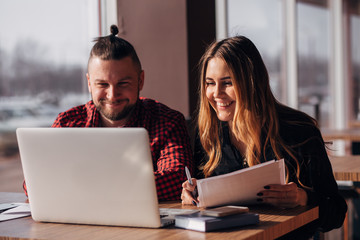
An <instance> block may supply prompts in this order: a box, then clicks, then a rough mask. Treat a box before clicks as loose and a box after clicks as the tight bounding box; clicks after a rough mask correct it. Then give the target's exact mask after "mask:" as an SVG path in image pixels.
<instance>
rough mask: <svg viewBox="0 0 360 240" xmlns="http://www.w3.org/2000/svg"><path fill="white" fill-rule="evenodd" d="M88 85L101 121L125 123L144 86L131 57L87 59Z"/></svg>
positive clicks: (141, 73) (142, 75)
mask: <svg viewBox="0 0 360 240" xmlns="http://www.w3.org/2000/svg"><path fill="white" fill-rule="evenodd" d="M88 68H89V69H88V71H89V72H88V73H87V74H86V77H87V80H88V88H89V92H90V93H91V96H92V100H93V102H94V104H95V107H96V109H97V110H98V111H99V112H100V115H101V117H102V118H103V120H105V121H109V122H112V123H113V122H117V123H119V124H125V123H126V121H127V120H128V118H129V116H130V114H131V112H132V110H133V108H134V107H135V104H136V102H137V100H138V98H139V92H140V90H142V88H143V85H144V72H143V71H142V70H139V69H138V68H137V67H136V65H135V64H134V63H133V61H132V59H131V57H125V58H123V59H121V60H101V59H100V58H96V57H95V58H93V59H91V60H90V62H89V67H88Z"/></svg>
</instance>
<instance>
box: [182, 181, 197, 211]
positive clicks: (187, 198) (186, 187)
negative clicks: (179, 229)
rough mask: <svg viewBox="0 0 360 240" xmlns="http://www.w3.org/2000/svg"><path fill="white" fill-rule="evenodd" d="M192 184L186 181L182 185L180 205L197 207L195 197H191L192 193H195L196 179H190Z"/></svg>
mask: <svg viewBox="0 0 360 240" xmlns="http://www.w3.org/2000/svg"><path fill="white" fill-rule="evenodd" d="M191 181H192V184H190V183H189V181H186V182H184V183H183V184H182V188H183V189H182V193H181V204H182V205H195V206H196V205H197V203H198V202H199V201H198V199H197V196H193V194H192V193H193V192H196V179H195V178H191Z"/></svg>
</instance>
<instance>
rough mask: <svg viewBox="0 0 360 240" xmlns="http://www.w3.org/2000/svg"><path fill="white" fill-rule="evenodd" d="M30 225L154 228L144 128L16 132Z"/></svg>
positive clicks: (160, 221) (159, 222) (156, 216)
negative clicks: (66, 224) (31, 222)
mask: <svg viewBox="0 0 360 240" xmlns="http://www.w3.org/2000/svg"><path fill="white" fill-rule="evenodd" d="M16 134H17V139H18V145H19V151H20V157H21V162H22V168H23V172H24V177H25V181H26V185H27V190H28V197H29V203H30V208H31V213H32V218H33V219H34V220H35V221H43V222H59V223H76V224H95V225H111V226H130V227H149V228H158V227H162V226H166V225H169V224H172V223H174V220H173V219H168V218H161V217H160V213H159V206H158V199H157V192H156V185H155V178H154V172H153V163H152V157H151V152H150V144H149V137H148V133H147V131H146V130H145V129H144V128H18V129H17V131H16Z"/></svg>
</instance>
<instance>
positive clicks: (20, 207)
mask: <svg viewBox="0 0 360 240" xmlns="http://www.w3.org/2000/svg"><path fill="white" fill-rule="evenodd" d="M12 204H14V205H17V207H14V208H11V209H9V210H7V211H4V212H2V213H0V222H1V221H6V220H11V219H15V218H21V217H27V216H30V215H31V211H30V205H29V204H28V203H12Z"/></svg>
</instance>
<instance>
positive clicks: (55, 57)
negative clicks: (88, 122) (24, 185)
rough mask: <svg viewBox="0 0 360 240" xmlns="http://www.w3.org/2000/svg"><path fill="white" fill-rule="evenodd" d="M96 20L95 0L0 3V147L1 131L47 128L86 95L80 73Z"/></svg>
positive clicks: (85, 85)
mask: <svg viewBox="0 0 360 240" xmlns="http://www.w3.org/2000/svg"><path fill="white" fill-rule="evenodd" d="M98 19H99V17H98V1H97V0H90V1H89V0H77V1H72V0H61V1H60V0H59V1H46V0H32V1H27V0H14V1H1V3H0V28H1V30H2V31H1V35H0V145H1V143H2V141H1V139H2V137H1V136H3V135H4V134H9V133H12V135H11V136H13V138H14V132H15V129H16V128H18V127H40V126H51V124H52V123H53V121H54V120H55V118H56V116H57V114H58V113H59V112H61V111H64V110H66V109H68V108H69V107H72V106H74V105H78V104H83V103H84V102H85V101H87V99H90V97H89V94H88V91H87V83H86V77H85V73H86V67H87V60H88V55H89V51H90V47H91V46H92V44H93V43H92V42H91V40H92V39H93V38H95V37H97V36H98V35H99V27H98V25H99V24H98V22H99V20H98ZM7 136H8V135H7ZM7 138H8V137H7ZM1 149H2V146H0V151H1Z"/></svg>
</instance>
